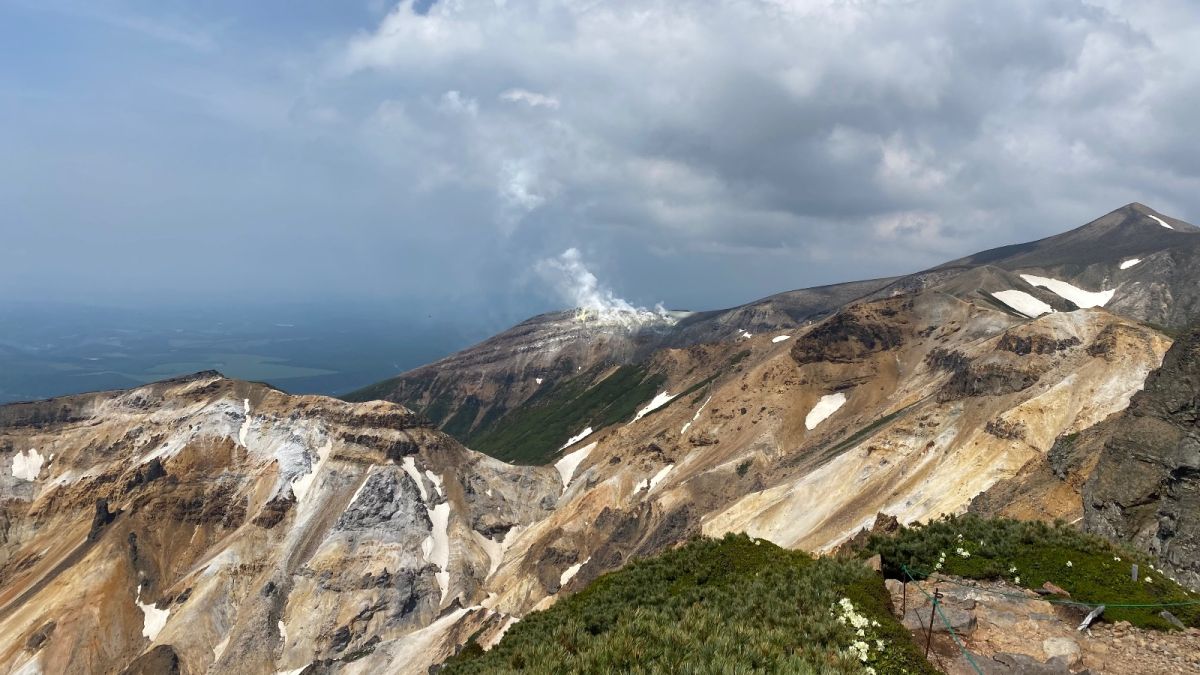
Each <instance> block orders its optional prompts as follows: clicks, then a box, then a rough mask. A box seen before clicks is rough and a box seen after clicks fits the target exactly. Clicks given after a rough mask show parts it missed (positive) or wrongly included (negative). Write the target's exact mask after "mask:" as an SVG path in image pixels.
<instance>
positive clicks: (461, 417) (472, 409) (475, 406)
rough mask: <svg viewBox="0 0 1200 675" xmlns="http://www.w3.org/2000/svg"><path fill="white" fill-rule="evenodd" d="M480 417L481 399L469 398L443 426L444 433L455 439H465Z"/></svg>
mask: <svg viewBox="0 0 1200 675" xmlns="http://www.w3.org/2000/svg"><path fill="white" fill-rule="evenodd" d="M478 416H479V397H477V396H468V397H466V398H465V399H464V400H463V403H462V405H460V406H459V407H458V410H456V411H454V414H453V415H452V416H451V417H450V419H448V420H446V423H445V424H443V425H442V431H444V432H446V433H448V434H450V435H451V436H453V437H455V438H464V437H466V436H467V434H469V433H470V431H471V426H472V425H474V424H475V418H476V417H478Z"/></svg>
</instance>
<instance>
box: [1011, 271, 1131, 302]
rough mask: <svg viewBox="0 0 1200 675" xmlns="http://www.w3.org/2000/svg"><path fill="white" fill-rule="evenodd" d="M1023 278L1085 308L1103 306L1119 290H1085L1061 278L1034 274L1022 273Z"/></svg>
mask: <svg viewBox="0 0 1200 675" xmlns="http://www.w3.org/2000/svg"><path fill="white" fill-rule="evenodd" d="M1021 278H1022V279H1024V280H1025V281H1026V282H1028V283H1029V285H1031V286H1041V287H1042V288H1046V289H1049V290H1050V292H1052V293H1054V294H1055V295H1058V296H1060V297H1063V298H1066V299H1067V300H1070V301H1071V302H1073V303H1075V304H1076V305H1078V306H1079V307H1080V308H1085V309H1086V308H1088V307H1103V306H1104V304H1105V303H1106V302H1108V301H1109V300H1112V297H1113V295H1114V294H1115V293H1116V292H1117V291H1116V290H1115V289H1114V290H1111V291H1095V292H1093V291H1085V290H1083V289H1082V288H1079V287H1078V286H1072V285H1071V284H1068V283H1067V282H1065V281H1060V280H1059V279H1051V278H1049V277H1038V276H1034V275H1032V274H1022V275H1021Z"/></svg>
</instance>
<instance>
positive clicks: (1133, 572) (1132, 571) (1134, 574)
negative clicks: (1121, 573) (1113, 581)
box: [1129, 563, 1138, 581]
mask: <svg viewBox="0 0 1200 675" xmlns="http://www.w3.org/2000/svg"><path fill="white" fill-rule="evenodd" d="M1129 576H1130V577H1131V578H1132V579H1133V580H1134V581H1137V580H1138V566H1137V563H1133V567H1131V568H1130V569H1129Z"/></svg>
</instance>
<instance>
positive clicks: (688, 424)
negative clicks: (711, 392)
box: [679, 396, 712, 436]
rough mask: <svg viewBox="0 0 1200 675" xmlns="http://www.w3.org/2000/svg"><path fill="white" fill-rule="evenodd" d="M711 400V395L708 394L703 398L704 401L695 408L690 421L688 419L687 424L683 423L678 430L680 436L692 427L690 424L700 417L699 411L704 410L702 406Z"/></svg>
mask: <svg viewBox="0 0 1200 675" xmlns="http://www.w3.org/2000/svg"><path fill="white" fill-rule="evenodd" d="M711 400H712V396H709V397H708V398H706V399H704V403H701V404H700V407H699V408H697V409H696V414H695V415H692V419H691V421H689V422H688V423H687V424H685V425H683V428H682V429H680V430H679V435H680V436H682V435H684V434H686V433H687V430H688V429H690V428H691V427H692V424H693V423H694V422H695V421H696V420H698V419H700V413H702V412H704V406H706V405H708V402H709V401H711Z"/></svg>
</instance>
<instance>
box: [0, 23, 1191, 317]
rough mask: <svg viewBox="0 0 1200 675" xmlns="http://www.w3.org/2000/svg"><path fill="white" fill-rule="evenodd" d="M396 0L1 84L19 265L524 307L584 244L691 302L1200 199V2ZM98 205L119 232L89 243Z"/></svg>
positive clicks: (907, 262)
mask: <svg viewBox="0 0 1200 675" xmlns="http://www.w3.org/2000/svg"><path fill="white" fill-rule="evenodd" d="M378 9H379V11H378V13H376V14H371V13H369V12H368V13H366V14H365V15H363V16H361V17H359V18H358V19H357V20H356V21H353V22H352V21H347V20H345V19H343V20H342V21H340V22H323V21H317V20H315V19H314V21H313V22H312V23H310V24H306V25H304V26H303V27H302V28H303V29H302V30H301V29H300V28H297V27H296V26H294V25H292V26H289V28H288V29H287V31H284V33H285V35H283V36H280V35H275V34H272V33H271V30H270V26H269V25H260V24H259V23H254V24H253V26H252V27H250V28H247V29H246V30H245V31H239V30H238V29H226V31H227V32H221V31H219V30H218V31H217V32H216V33H215V34H214V33H209V32H203V33H197V32H196V31H195V30H189V31H180V30H165V29H161V30H159V33H161V34H163V35H168V36H169V35H180V34H181V35H189V36H194V35H197V34H200V35H203V36H204V40H203V41H200V42H197V43H196V44H198V45H202V46H203V49H200V48H189V47H188V46H187V45H182V46H181V45H180V44H178V41H176V43H172V44H171V45H170V46H169V49H170V50H173V51H171V52H170V54H169V58H166V59H162V58H158V59H153V60H152V59H151V58H150V57H151V55H153V54H156V53H157V50H156V49H151V48H150V47H147V48H146V49H145V50H143V53H125V52H121V53H119V54H118V57H119V59H120V60H121V61H122V62H127V63H128V64H129V68H130V69H131V72H133V73H134V74H135V75H136V77H133V78H129V77H128V73H126V75H127V77H126V78H125V82H126V84H124V85H121V86H120V87H119V88H121V89H123V90H122V91H118V92H115V93H107V92H106V91H105V87H102V86H100V85H102V84H104V85H109V86H117V85H116V84H114V83H113V82H110V81H108V80H106V79H105V78H107V77H111V76H112V74H111V73H103V72H100V73H94V74H93V77H94V79H95V82H96V91H89V92H87V94H86V96H85V95H84V94H82V93H80V92H79V91H76V88H77V87H79V85H78V83H66V82H63V83H57V84H54V85H53V86H51V85H46V87H44V89H45V88H47V87H48V90H47V91H41V90H38V89H37V88H36V87H34V88H33V89H34V90H36V91H38V94H39V95H45V96H49V97H51V99H50V101H51V102H46V99H37V100H36V102H35V103H34V104H33V105H32V106H29V105H22V103H21V99H19V98H18V97H19V96H28V94H29V92H28V91H25V90H23V88H22V86H20V85H14V83H13V81H12V79H11V78H8V79H6V80H5V81H4V89H3V95H4V98H3V99H0V105H3V106H4V108H3V109H4V110H5V111H6V112H7V113H8V114H9V115H12V116H15V118H16V119H17V121H18V124H24V125H28V126H29V127H30V128H31V129H33V131H34V132H35V133H34V134H33V138H35V139H37V140H40V141H43V142H40V143H36V144H34V143H29V144H22V143H21V142H15V143H13V150H14V151H15V153H14V154H10V155H9V157H14V158H15V159H12V160H8V159H6V160H5V163H6V164H8V166H5V167H4V171H5V176H6V177H8V178H12V179H14V180H15V181H16V184H17V185H19V186H20V189H19V190H16V189H12V188H10V189H12V190H13V191H12V193H10V194H9V195H8V196H9V197H11V198H12V199H13V200H15V207H14V214H15V216H16V217H17V222H19V223H22V224H23V225H26V226H28V227H29V229H28V230H27V231H26V232H25V233H24V234H20V235H17V236H16V237H15V238H14V240H15V243H16V244H19V245H17V246H14V247H12V248H10V249H9V253H7V254H0V263H3V264H6V268H7V269H6V270H5V271H0V275H6V277H0V278H6V280H8V281H9V282H10V283H13V284H17V283H20V284H23V285H24V286H26V287H29V286H31V285H32V286H34V287H36V286H38V284H46V285H48V286H50V287H52V286H54V284H53V283H49V282H46V281H45V280H44V277H47V276H58V277H65V278H67V279H70V278H72V277H71V275H72V272H71V271H70V270H69V269H67V268H68V267H70V266H72V265H73V266H74V267H75V268H78V269H81V270H83V271H84V272H79V274H83V273H90V274H91V275H92V276H96V275H97V269H98V268H100V267H102V265H101V264H98V263H97V262H96V260H95V259H94V257H93V256H95V255H103V254H107V255H108V256H110V262H111V261H116V262H117V263H120V264H121V265H123V266H124V268H125V269H127V270H132V271H126V272H123V273H122V274H119V275H116V276H115V277H113V278H111V279H108V280H107V281H106V283H104V284H101V287H102V288H104V289H106V290H107V291H111V292H114V293H119V292H121V287H122V286H123V285H124V286H131V285H137V284H142V285H146V284H148V283H151V281H150V280H151V279H155V278H157V279H160V280H161V278H163V277H166V278H167V279H168V280H167V281H166V282H161V281H159V282H158V283H159V284H160V285H161V284H163V283H165V287H166V288H190V287H191V285H193V284H197V283H200V282H202V283H203V284H207V285H208V287H209V288H213V289H220V291H221V292H231V291H233V290H242V291H244V292H247V293H266V294H270V293H286V292H289V291H290V292H299V293H322V294H329V295H334V296H336V295H346V294H351V295H366V296H370V297H380V298H394V299H396V300H397V301H413V302H416V298H419V299H420V301H421V302H424V303H426V304H435V305H436V304H438V303H443V304H446V303H450V304H458V305H462V306H474V307H479V308H490V309H491V311H499V312H501V313H503V312H510V313H512V314H517V315H519V314H523V313H526V312H529V311H533V310H535V309H540V308H542V307H545V306H547V305H548V304H554V303H556V302H558V299H557V296H555V295H554V294H552V293H546V292H544V291H543V290H542V289H539V286H538V284H540V283H541V278H540V277H539V275H537V274H534V273H533V272H532V270H534V269H535V268H536V267H537V262H538V261H539V260H544V259H548V258H552V257H554V256H557V255H559V254H560V253H561V252H562V251H564V250H566V249H568V248H578V249H579V250H580V252H581V253H580V256H581V260H584V261H588V262H590V264H591V267H592V268H593V271H595V272H596V273H597V274H599V275H600V276H601V277H602V279H603V280H604V281H606V282H607V283H609V284H610V285H612V286H613V287H615V289H616V291H617V292H619V293H620V294H622V295H625V296H627V297H630V298H632V299H634V300H635V301H636V302H638V303H640V304H644V305H647V306H649V305H651V304H653V303H654V302H656V301H663V302H666V303H667V304H670V305H675V306H688V307H693V308H696V307H707V306H713V305H724V304H730V303H733V302H737V301H744V300H749V299H751V298H753V297H757V296H760V295H764V294H767V293H771V292H775V291H779V290H784V289H787V288H792V287H797V286H802V285H813V284H819V283H828V282H832V281H839V280H847V279H851V278H860V277H867V276H880V275H885V274H895V273H899V272H904V271H909V270H913V269H916V268H919V267H922V266H926V265H932V264H936V263H937V262H940V261H942V260H944V259H947V258H951V257H956V256H958V255H961V254H965V253H968V252H971V251H974V250H977V249H981V248H985V247H988V246H992V245H997V244H1001V243H1008V242H1013V241H1019V240H1026V239H1031V238H1036V237H1040V236H1045V235H1048V234H1052V233H1055V232H1058V231H1061V230H1065V229H1068V228H1070V227H1074V226H1076V225H1079V224H1082V223H1083V222H1085V221H1086V220H1089V219H1091V218H1093V217H1097V216H1099V215H1102V214H1103V213H1104V212H1106V211H1107V210H1109V209H1112V208H1115V207H1117V206H1120V205H1121V204H1123V203H1125V202H1128V201H1134V200H1138V201H1143V202H1147V203H1149V204H1151V205H1152V206H1155V207H1156V208H1158V209H1160V210H1162V211H1165V212H1167V213H1171V214H1173V215H1177V216H1179V217H1181V218H1184V219H1188V218H1191V219H1193V220H1194V219H1196V218H1197V217H1198V216H1196V213H1197V211H1198V210H1200V197H1197V195H1200V190H1198V189H1197V188H1200V160H1197V158H1196V153H1194V152H1193V151H1192V145H1193V143H1192V139H1191V136H1192V135H1193V128H1194V122H1193V118H1194V114H1195V110H1196V106H1197V104H1198V103H1200V100H1198V99H1200V94H1197V92H1200V86H1198V85H1200V59H1198V58H1197V57H1195V56H1194V50H1193V46H1194V44H1196V42H1197V38H1200V21H1198V19H1200V9H1197V8H1196V6H1195V5H1194V4H1193V3H1190V2H1185V1H1184V0H1178V1H1174V2H1170V1H1167V2H1152V3H1147V2H1138V3H1132V2H1121V1H1118V0H1111V1H1108V2H1102V1H1099V0H1096V1H1091V2H1084V1H1082V0H1039V1H1036V2H1035V1H1032V0H1029V1H1013V2H1003V3H983V2H962V1H961V0H959V1H950V0H946V1H936V0H933V1H926V2H908V1H899V0H895V1H887V0H876V1H874V2H871V1H866V0H864V1H859V2H845V1H840V0H837V1H835V0H826V1H810V2H799V1H797V2H788V1H785V0H776V1H771V0H723V1H716V0H714V1H713V2H706V3H696V2H690V1H684V0H674V1H664V0H657V1H655V0H652V1H650V2H646V1H639V2H633V1H632V0H630V1H624V0H616V1H612V2H596V1H594V0H589V1H586V2H585V1H582V0H580V1H572V0H558V1H556V2H540V3H528V2H495V1H483V0H479V1H473V2H472V1H466V0H460V1H457V2H446V1H443V2H436V3H431V2H426V1H418V2H415V3H410V2H403V3H400V4H399V5H393V6H391V7H380V8H378ZM230 11H234V10H233V9H231V10H230ZM109 23H110V24H111V23H112V22H111V21H110V22H109ZM126 23H127V24H128V23H129V22H126ZM293 23H295V22H294V21H293ZM136 25H153V26H163V25H167V24H164V23H163V22H162V21H161V20H157V21H155V22H152V23H151V22H142V23H141V24H136ZM205 25H216V26H223V25H227V24H223V23H220V22H217V21H215V20H210V21H209V22H208V23H206V24H205ZM234 25H235V26H236V25H238V24H237V23H236V22H235V23H234ZM325 25H328V30H325V31H322V30H321V27H322V26H325ZM353 25H357V26H358V28H357V29H354V28H351V27H349V26H353ZM189 28H194V27H192V26H190V25H189ZM263 35H268V36H271V37H272V39H269V40H266V42H267V43H268V44H269V45H270V47H269V48H262V47H260V46H258V43H259V42H261V41H262V39H261V37H262V36H263ZM289 35H303V36H305V39H303V40H297V41H296V42H295V43H294V44H289V43H288V41H287V40H286V39H283V38H284V37H287V36H289ZM314 36H315V37H314ZM193 41H194V40H193ZM114 49H115V47H114ZM159 49H168V47H160V48H159ZM125 51H126V52H128V51H129V50H125ZM45 60H46V61H47V66H46V67H47V68H48V69H51V67H52V66H54V65H55V64H56V63H57V58H56V59H50V58H48V57H47V58H46V59H45ZM91 68H94V67H91ZM50 72H53V70H52V69H51V70H50ZM89 72H91V70H90V69H89ZM85 81H90V80H86V79H85ZM130 82H132V84H130ZM147 83H149V84H147ZM118 94H120V95H121V96H120V100H121V103H120V104H118V103H117V102H116V100H115V98H114V99H110V98H109V96H112V97H117V96H118ZM55 96H58V97H63V96H66V97H68V98H73V97H74V98H83V99H85V100H87V101H88V102H95V101H97V100H99V101H100V102H101V103H103V105H100V106H98V107H97V106H93V107H92V109H89V110H88V111H87V112H86V113H85V111H84V110H82V109H80V108H79V107H77V106H68V105H65V104H56V103H54V102H53V97H55ZM39 107H42V108H44V109H45V110H42V111H41V112H46V111H48V112H49V113H50V115H49V116H47V115H45V114H43V115H40V116H39V117H38V119H33V118H32V115H33V114H34V112H38V109H39ZM31 111H32V112H31ZM85 117H86V118H87V119H81V118H85ZM131 118H132V119H131ZM64 129H66V131H63V130H64ZM114 131H115V132H117V133H115V134H114ZM18 161H28V162H29V163H30V164H31V165H32V168H29V167H24V166H22V167H20V168H18V167H17V166H15V163H16V162H18ZM97 165H103V169H101V168H100V167H99V166H97ZM81 166H83V167H85V168H86V169H81V168H80V167H81ZM64 181H66V182H64ZM89 181H95V183H96V184H95V185H91V184H89ZM10 185H11V184H10ZM145 185H152V186H154V192H155V194H156V195H157V197H156V198H148V197H147V196H146V195H145V193H144V191H143V190H139V188H141V187H143V186H145ZM0 190H3V188H0ZM64 193H65V194H67V195H69V196H70V198H69V199H63V198H62V196H63V194H64ZM47 224H48V225H47ZM47 230H49V231H53V232H57V234H58V235H59V236H58V237H56V244H57V246H58V247H59V249H60V250H59V251H58V256H59V258H58V260H59V262H55V259H54V258H52V257H50V256H45V255H44V254H43V252H42V250H41V249H42V248H44V247H45V245H46V244H47V243H48V242H47V241H46V240H45V239H46V238H45V237H44V236H42V235H40V234H38V232H43V233H44V232H45V231H47ZM85 231H87V232H89V234H87V235H86V236H83V239H84V240H85V241H86V240H88V239H89V238H91V239H92V240H93V241H94V245H92V246H88V247H79V248H78V249H72V247H71V246H70V244H68V243H63V241H62V240H63V238H64V237H63V236H61V235H64V234H68V235H79V234H81V233H83V232H85ZM81 236H82V235H81ZM114 242H116V243H114ZM181 248H183V249H185V251H186V254H187V255H183V256H179V255H178V252H179V250H180V249H181ZM172 250H174V251H175V256H176V262H175V263H173V264H171V265H165V264H163V263H162V262H161V260H162V258H163V257H164V256H165V255H169V252H170V251H172ZM85 253H86V254H85ZM5 255H6V256H7V259H5V258H4V256H5ZM200 256H204V257H200ZM197 260H204V261H205V262H204V263H203V264H200V263H198V262H197ZM68 263H71V265H68ZM205 270H209V271H210V272H211V271H216V272H218V273H212V274H208V275H206V274H205ZM348 270H349V271H352V274H347V271H348ZM185 272H186V275H185V276H186V280H180V279H176V277H177V276H180V275H181V273H185ZM206 276H207V277H208V278H206ZM31 279H32V280H35V281H36V283H32V284H31V283H30V280H31ZM201 287H203V285H202V286H201ZM505 303H512V304H505ZM497 308H504V309H497Z"/></svg>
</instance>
